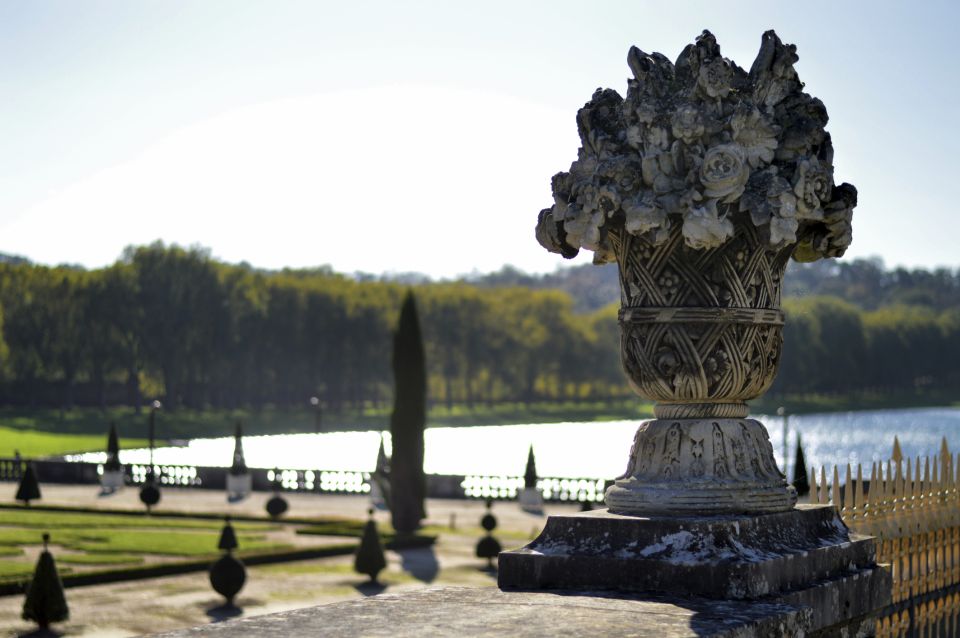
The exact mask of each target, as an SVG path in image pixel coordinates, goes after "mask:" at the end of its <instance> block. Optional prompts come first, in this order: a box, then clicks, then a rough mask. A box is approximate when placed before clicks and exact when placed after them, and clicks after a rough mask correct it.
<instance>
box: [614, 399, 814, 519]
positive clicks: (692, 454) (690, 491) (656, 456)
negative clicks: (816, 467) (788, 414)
mask: <svg viewBox="0 0 960 638" xmlns="http://www.w3.org/2000/svg"><path fill="white" fill-rule="evenodd" d="M605 498H606V504H607V507H608V508H609V509H610V511H611V512H613V513H617V514H627V515H639V516H651V515H657V516H662V515H680V516H683V515H686V516H705V515H716V514H768V513H773V512H784V511H787V510H789V509H791V508H792V507H793V506H794V505H795V504H796V502H797V494H796V490H794V489H793V487H792V486H790V485H788V484H787V481H786V478H785V477H784V476H783V474H781V473H780V470H779V469H777V465H776V461H775V460H774V457H773V447H772V446H771V445H770V439H769V437H768V435H767V430H766V428H765V427H764V426H763V424H762V423H760V422H759V421H756V420H754V419H719V418H714V419H653V420H649V421H644V422H643V423H641V424H640V427H639V428H638V429H637V433H636V435H635V436H634V440H633V446H632V447H631V448H630V456H629V460H628V463H627V471H626V472H625V473H624V474H623V476H621V477H620V478H618V479H617V480H616V481H615V482H614V484H613V485H612V486H610V488H608V489H607V492H606V497H605Z"/></svg>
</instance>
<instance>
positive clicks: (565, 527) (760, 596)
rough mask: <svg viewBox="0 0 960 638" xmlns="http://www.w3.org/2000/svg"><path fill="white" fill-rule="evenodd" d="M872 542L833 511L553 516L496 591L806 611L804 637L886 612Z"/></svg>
mask: <svg viewBox="0 0 960 638" xmlns="http://www.w3.org/2000/svg"><path fill="white" fill-rule="evenodd" d="M890 582H891V581H890V574H889V571H887V570H886V569H885V568H882V567H878V566H877V564H876V549H875V545H874V541H873V539H872V538H866V537H856V536H851V535H850V533H849V530H848V529H847V527H846V526H845V525H844V524H843V522H842V521H841V520H840V517H839V516H838V515H837V513H836V511H835V510H834V509H833V508H832V507H829V506H805V507H799V508H796V509H793V510H790V511H788V512H782V513H776V514H764V515H759V516H747V515H739V516H714V517H700V518H679V517H669V518H668V517H664V518H640V517H633V516H622V515H618V514H611V513H610V512H608V511H605V510H602V511H595V512H585V513H582V514H579V515H572V516H552V517H550V519H548V521H547V525H546V527H545V528H544V531H543V532H542V533H541V535H540V536H539V537H538V538H537V539H536V540H535V541H533V542H532V543H531V544H530V545H528V546H527V547H524V548H523V549H519V550H515V551H509V552H503V553H501V554H500V572H499V585H500V587H501V588H503V589H523V590H545V589H547V590H549V589H554V590H557V589H560V590H562V589H566V590H617V591H634V592H658V593H663V594H669V595H680V596H698V597H704V598H713V599H723V600H763V601H768V602H782V603H787V604H792V605H800V606H808V607H810V608H812V610H813V621H812V626H811V627H810V629H811V630H812V631H819V630H824V629H826V628H829V627H831V626H833V625H836V624H837V623H843V622H847V621H851V620H853V619H856V618H859V617H863V616H869V614H871V613H872V612H873V611H874V610H876V609H878V608H880V607H882V606H884V605H886V604H888V603H889V599H890Z"/></svg>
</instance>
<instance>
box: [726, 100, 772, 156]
mask: <svg viewBox="0 0 960 638" xmlns="http://www.w3.org/2000/svg"><path fill="white" fill-rule="evenodd" d="M730 129H731V130H732V131H733V141H734V142H736V143H737V144H739V145H740V146H741V147H742V148H743V151H744V154H745V155H746V156H747V162H749V163H750V166H752V167H753V168H760V167H761V166H762V165H764V164H769V163H770V162H772V161H773V156H774V152H775V151H776V150H777V134H778V133H779V132H780V128H779V127H778V126H777V125H776V124H773V123H771V122H769V121H768V120H767V119H766V118H765V117H763V115H762V114H761V113H760V111H759V110H758V109H757V108H756V107H754V108H753V109H739V110H738V111H737V112H736V113H734V115H733V117H732V118H731V119H730Z"/></svg>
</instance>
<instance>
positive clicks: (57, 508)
mask: <svg viewBox="0 0 960 638" xmlns="http://www.w3.org/2000/svg"><path fill="white" fill-rule="evenodd" d="M2 510H23V511H44V512H74V513H80V514H110V515H115V516H130V517H145V518H146V519H147V520H154V519H165V518H173V519H183V518H188V519H189V518H195V519H199V520H213V521H219V524H218V526H220V525H223V517H224V515H223V514H209V513H206V512H180V511H176V510H166V511H164V510H161V511H157V510H153V511H152V512H150V513H149V514H147V513H146V512H145V511H144V510H123V509H113V508H98V507H76V506H70V505H40V504H36V505H30V506H29V507H27V506H24V505H21V504H19V503H0V511H2ZM230 520H231V522H233V523H236V522H237V521H246V522H251V523H269V524H272V525H322V524H327V523H331V524H332V523H346V524H350V525H353V524H356V525H357V526H359V527H360V528H362V527H363V522H362V521H358V520H357V519H353V518H336V517H329V516H327V517H323V518H321V517H316V518H288V517H283V518H281V519H276V520H274V519H272V518H270V517H268V516H251V515H249V514H230ZM234 526H235V527H236V525H234Z"/></svg>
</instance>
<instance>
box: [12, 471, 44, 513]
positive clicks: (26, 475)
mask: <svg viewBox="0 0 960 638" xmlns="http://www.w3.org/2000/svg"><path fill="white" fill-rule="evenodd" d="M15 498H16V499H17V500H18V501H23V504H24V505H26V506H28V507H29V505H30V501H37V500H40V481H38V480H37V471H36V470H35V469H34V467H33V463H31V462H29V461H27V469H25V470H24V471H23V475H22V476H21V477H20V485H19V486H18V487H17V495H16V497H15Z"/></svg>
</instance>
